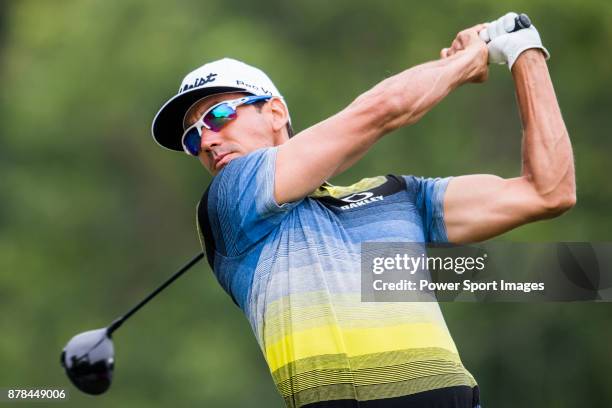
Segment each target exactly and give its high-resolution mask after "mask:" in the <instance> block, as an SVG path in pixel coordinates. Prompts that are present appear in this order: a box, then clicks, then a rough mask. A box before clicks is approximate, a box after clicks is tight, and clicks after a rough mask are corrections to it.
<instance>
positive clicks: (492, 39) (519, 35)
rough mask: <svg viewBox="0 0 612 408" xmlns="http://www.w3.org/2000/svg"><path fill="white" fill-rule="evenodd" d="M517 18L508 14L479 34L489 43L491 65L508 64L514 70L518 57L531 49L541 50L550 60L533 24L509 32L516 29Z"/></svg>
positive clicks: (489, 24) (513, 14)
mask: <svg viewBox="0 0 612 408" xmlns="http://www.w3.org/2000/svg"><path fill="white" fill-rule="evenodd" d="M516 17H517V14H516V13H508V14H506V15H504V16H502V17H500V18H498V19H497V20H495V21H493V22H491V23H488V25H487V28H485V29H484V30H482V31H481V32H480V33H479V34H480V38H482V39H483V40H484V41H487V42H488V44H487V48H488V49H489V63H491V64H508V68H510V69H511V70H512V66H513V65H514V63H515V62H516V59H517V58H518V56H519V55H520V54H521V53H522V52H523V51H525V50H528V49H531V48H539V49H540V50H542V52H544V55H545V57H546V59H549V58H550V53H549V52H548V50H547V49H546V48H544V46H543V45H542V40H541V39H540V34H539V33H538V30H536V28H535V27H534V26H533V24H532V25H531V26H530V27H529V28H523V29H520V30H518V31H515V32H513V33H511V32H509V31H512V29H513V28H514V20H515V18H516Z"/></svg>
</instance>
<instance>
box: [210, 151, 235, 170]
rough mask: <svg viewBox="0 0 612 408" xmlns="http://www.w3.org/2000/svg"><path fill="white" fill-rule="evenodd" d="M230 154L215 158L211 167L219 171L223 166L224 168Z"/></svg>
mask: <svg viewBox="0 0 612 408" xmlns="http://www.w3.org/2000/svg"><path fill="white" fill-rule="evenodd" d="M231 154H232V153H231V152H227V153H223V154H220V155H219V156H217V157H215V160H214V162H213V167H214V168H215V170H217V171H219V170H221V168H222V167H223V166H225V165H226V164H227V163H229V161H230V160H231V158H229V156H230V155H231Z"/></svg>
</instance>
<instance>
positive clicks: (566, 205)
mask: <svg viewBox="0 0 612 408" xmlns="http://www.w3.org/2000/svg"><path fill="white" fill-rule="evenodd" d="M575 205H576V193H575V192H570V193H566V194H563V195H557V196H555V197H551V198H549V199H547V200H545V201H544V206H543V207H544V208H543V211H542V215H543V217H542V218H554V217H558V216H560V215H561V214H563V213H565V212H567V211H569V210H570V209H572V208H573V207H574V206H575Z"/></svg>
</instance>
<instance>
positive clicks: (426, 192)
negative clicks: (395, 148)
mask: <svg viewBox="0 0 612 408" xmlns="http://www.w3.org/2000/svg"><path fill="white" fill-rule="evenodd" d="M404 179H405V180H406V188H407V190H408V191H409V192H411V193H412V196H413V197H414V202H415V206H416V208H417V211H418V212H419V213H420V215H421V219H422V221H423V232H424V235H425V239H426V241H427V242H439V243H445V242H448V236H447V234H446V224H445V222H444V194H445V193H446V187H447V186H448V182H449V181H450V179H451V177H446V178H423V177H414V176H404Z"/></svg>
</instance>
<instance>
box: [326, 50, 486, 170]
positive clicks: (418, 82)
mask: <svg viewBox="0 0 612 408" xmlns="http://www.w3.org/2000/svg"><path fill="white" fill-rule="evenodd" d="M474 66H475V64H474V57H473V56H471V55H469V54H468V53H460V54H456V55H454V56H452V57H449V58H445V59H440V60H436V61H431V62H427V63H424V64H421V65H417V66H415V67H412V68H410V69H407V70H405V71H403V72H401V73H399V74H397V75H394V76H392V77H390V78H387V79H386V80H384V81H382V82H381V83H379V84H378V85H376V86H375V87H374V88H372V89H371V90H369V91H367V92H365V93H364V94H362V95H361V96H359V97H358V98H357V99H356V100H355V101H354V102H353V104H352V105H359V104H369V103H371V101H372V100H373V101H380V102H379V105H381V106H384V107H385V109H384V110H383V111H381V112H380V113H381V114H380V116H379V117H378V118H374V124H375V125H376V129H375V131H374V132H371V133H368V134H367V136H366V137H367V138H368V139H367V140H365V141H364V143H358V141H356V140H352V141H348V142H349V143H354V146H355V147H356V148H355V149H353V150H352V151H350V152H348V154H347V156H346V158H345V160H344V161H343V162H342V164H341V165H340V166H339V167H338V168H337V169H336V170H335V171H334V172H333V174H332V176H335V175H337V174H340V173H342V172H343V171H344V170H346V169H348V168H350V167H351V166H352V165H353V164H355V162H357V161H358V160H359V159H360V158H361V157H363V155H364V154H365V153H366V152H367V150H368V149H369V147H370V146H371V145H372V144H373V143H374V142H375V141H376V140H378V139H379V138H380V137H382V136H384V135H385V134H387V133H389V132H391V131H393V130H395V129H398V128H400V127H403V126H408V125H411V124H413V123H415V122H417V121H418V120H419V119H421V118H422V117H423V116H424V115H425V114H426V113H427V112H428V111H430V110H431V109H432V108H433V107H434V106H435V105H437V104H438V103H439V102H440V101H441V100H442V99H444V98H445V97H446V96H447V95H448V94H449V93H450V92H451V91H452V90H454V89H456V88H457V87H459V86H460V85H461V84H463V83H465V82H466V81H467V80H468V78H471V76H472V75H473V69H474V68H473V67H474ZM349 108H350V106H349ZM364 135H365V134H364Z"/></svg>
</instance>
